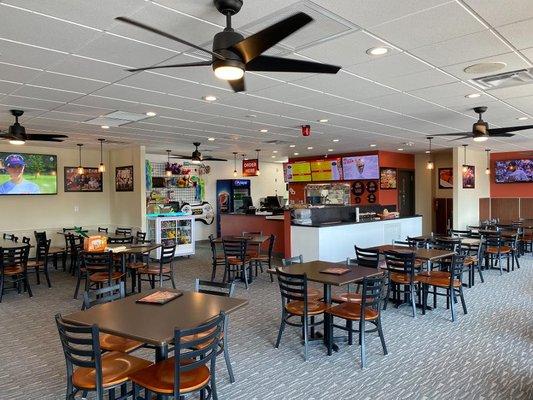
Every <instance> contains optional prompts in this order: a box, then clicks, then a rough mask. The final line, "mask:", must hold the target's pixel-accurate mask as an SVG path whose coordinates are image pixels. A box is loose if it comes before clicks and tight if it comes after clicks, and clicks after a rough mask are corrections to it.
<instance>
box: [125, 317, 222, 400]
mask: <svg viewBox="0 0 533 400" xmlns="http://www.w3.org/2000/svg"><path fill="white" fill-rule="evenodd" d="M224 318H225V314H224V313H223V312H221V313H220V314H219V315H217V316H216V317H214V318H212V319H210V320H209V321H207V322H205V323H203V324H202V325H200V326H197V327H194V328H189V329H183V330H179V329H176V330H175V331H174V357H171V358H167V359H166V360H163V361H160V362H158V363H156V364H153V365H151V366H149V367H147V368H145V369H143V370H140V371H136V372H134V373H133V374H131V375H130V379H131V381H132V382H133V398H134V399H139V398H140V397H139V392H140V390H141V388H142V389H144V391H145V396H144V399H152V394H157V395H161V396H173V398H174V399H182V398H184V397H183V396H185V395H188V394H191V393H195V392H200V398H202V399H205V398H209V399H213V400H217V399H218V396H217V391H216V385H215V371H216V359H217V349H218V346H219V343H220V340H221V335H222V332H223V329H224ZM191 337H193V338H194V339H192V340H190V338H191ZM183 338H187V339H186V340H183ZM206 394H207V397H206ZM165 398H168V397H165Z"/></svg>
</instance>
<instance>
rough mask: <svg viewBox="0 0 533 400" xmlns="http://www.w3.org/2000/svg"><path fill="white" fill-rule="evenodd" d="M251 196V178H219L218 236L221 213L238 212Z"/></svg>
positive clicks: (218, 233) (218, 234)
mask: <svg viewBox="0 0 533 400" xmlns="http://www.w3.org/2000/svg"><path fill="white" fill-rule="evenodd" d="M249 196H250V180H249V179H219V180H217V236H220V214H229V213H233V212H238V210H239V209H240V208H241V207H242V206H243V205H244V198H245V197H249Z"/></svg>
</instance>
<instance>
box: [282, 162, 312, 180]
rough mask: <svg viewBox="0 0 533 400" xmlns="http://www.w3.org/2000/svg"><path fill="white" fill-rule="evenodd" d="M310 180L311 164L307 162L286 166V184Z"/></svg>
mask: <svg viewBox="0 0 533 400" xmlns="http://www.w3.org/2000/svg"><path fill="white" fill-rule="evenodd" d="M310 180H311V164H310V163H309V162H307V161H302V162H295V163H290V164H286V166H285V181H286V182H309V181H310Z"/></svg>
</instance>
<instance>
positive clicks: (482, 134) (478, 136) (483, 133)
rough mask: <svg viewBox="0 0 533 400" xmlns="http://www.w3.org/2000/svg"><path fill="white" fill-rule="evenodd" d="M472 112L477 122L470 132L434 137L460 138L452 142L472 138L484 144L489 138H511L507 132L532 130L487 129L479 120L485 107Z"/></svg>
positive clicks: (523, 127)
mask: <svg viewBox="0 0 533 400" xmlns="http://www.w3.org/2000/svg"><path fill="white" fill-rule="evenodd" d="M473 110H474V112H475V113H476V114H479V120H478V121H477V122H476V123H475V124H474V125H473V126H472V132H461V133H443V134H441V135H435V136H460V137H458V138H457V139H452V141H453V140H462V139H467V138H473V139H474V141H475V142H484V141H485V140H487V139H488V138H489V137H495V138H499V137H500V138H502V137H511V136H514V133H509V132H516V131H523V130H526V129H531V128H533V125H520V126H508V127H506V128H494V129H489V124H487V123H486V122H485V121H483V119H482V118H481V115H482V114H483V113H484V112H485V111H487V107H485V106H481V107H474V108H473Z"/></svg>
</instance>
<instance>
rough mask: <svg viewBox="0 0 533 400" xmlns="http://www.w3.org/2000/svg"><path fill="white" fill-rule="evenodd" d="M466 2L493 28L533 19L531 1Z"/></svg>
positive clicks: (474, 0) (476, 0) (496, 0)
mask: <svg viewBox="0 0 533 400" xmlns="http://www.w3.org/2000/svg"><path fill="white" fill-rule="evenodd" d="M465 2H466V3H467V4H468V5H469V6H470V7H472V8H473V9H474V11H475V12H476V13H477V14H479V15H480V16H481V17H482V18H483V19H484V20H486V21H487V22H488V23H490V24H491V25H492V26H500V25H506V24H510V23H512V22H518V21H523V20H525V19H528V18H533V7H531V1H530V0H512V1H501V0H465Z"/></svg>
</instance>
